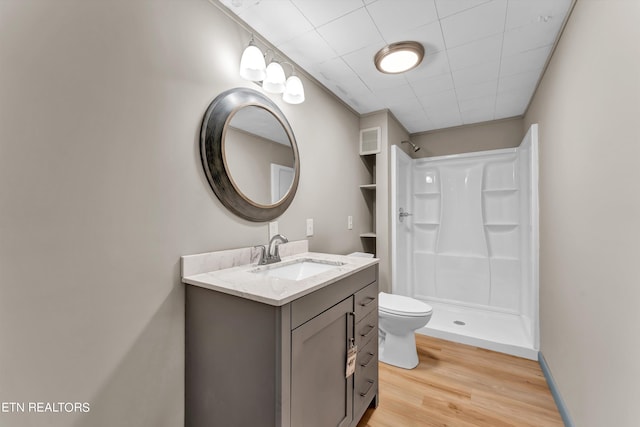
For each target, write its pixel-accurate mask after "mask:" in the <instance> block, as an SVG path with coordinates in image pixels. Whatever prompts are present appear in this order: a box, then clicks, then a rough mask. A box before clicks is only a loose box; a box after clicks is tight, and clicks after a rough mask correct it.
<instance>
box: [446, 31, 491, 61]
mask: <svg viewBox="0 0 640 427" xmlns="http://www.w3.org/2000/svg"><path fill="white" fill-rule="evenodd" d="M501 52H502V34H497V35H494V36H490V37H486V38H484V39H480V40H476V41H472V42H471V43H467V44H464V45H462V46H458V47H454V48H452V49H449V50H448V51H447V54H448V55H449V65H450V66H451V69H452V70H460V69H462V68H467V67H471V66H473V65H478V64H482V63H485V62H493V61H499V60H500V55H501Z"/></svg>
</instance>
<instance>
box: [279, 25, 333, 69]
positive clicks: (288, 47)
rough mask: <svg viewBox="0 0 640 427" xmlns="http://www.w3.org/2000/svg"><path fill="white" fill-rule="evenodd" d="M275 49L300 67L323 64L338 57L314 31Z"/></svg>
mask: <svg viewBox="0 0 640 427" xmlns="http://www.w3.org/2000/svg"><path fill="white" fill-rule="evenodd" d="M277 48H278V49H279V50H280V51H282V53H284V54H285V55H287V56H288V57H289V58H291V59H292V60H294V61H300V62H301V63H300V65H301V66H303V67H304V66H308V65H311V64H318V63H321V62H325V61H327V60H329V59H332V58H336V57H337V56H338V55H337V54H336V52H335V51H334V50H333V49H332V48H331V47H330V46H329V45H328V44H327V42H326V41H325V40H324V39H323V38H322V37H320V34H318V33H317V32H316V31H315V30H311V31H309V32H307V33H304V34H302V35H300V36H298V37H296V38H294V39H292V40H289V41H288V42H285V43H282V44H281V45H279V46H277ZM294 58H295V59H294Z"/></svg>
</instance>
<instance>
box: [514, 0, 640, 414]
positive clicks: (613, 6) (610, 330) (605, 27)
mask: <svg viewBox="0 0 640 427" xmlns="http://www.w3.org/2000/svg"><path fill="white" fill-rule="evenodd" d="M638 22H640V2H638V1H636V0H608V1H601V0H579V1H578V2H577V3H576V6H575V9H574V11H573V13H572V15H571V17H570V19H569V21H568V24H567V26H566V29H565V31H564V34H563V35H562V38H561V39H560V43H559V45H558V47H557V50H556V51H555V53H554V55H553V58H552V60H551V62H550V65H549V67H548V69H547V71H546V73H545V75H544V78H543V80H542V83H541V85H540V87H539V89H538V91H537V93H536V94H535V97H534V100H533V103H532V104H531V106H530V108H529V111H528V112H527V114H526V116H525V125H526V126H529V124H531V123H539V124H540V128H539V130H540V322H541V333H540V334H541V349H542V352H543V354H544V356H545V358H546V360H547V363H548V364H549V367H550V369H551V372H552V374H553V377H554V379H555V381H556V382H557V384H558V387H559V389H560V393H561V394H562V397H563V398H564V400H565V402H566V404H567V406H568V408H569V412H570V414H571V416H572V417H573V420H574V422H575V425H576V426H580V427H600V426H617V427H632V426H637V425H638V420H640V406H639V405H638V399H639V397H640V381H638V379H639V378H640V363H638V361H639V360H640V340H639V339H638V337H639V336H640V310H638V301H640V267H639V266H638V259H639V256H640V222H639V221H638V220H639V219H640V191H639V187H638V182H639V181H640V168H638V159H639V158H640V144H639V142H640V131H639V129H640V128H638V125H637V121H638V117H640V47H639V46H640V45H639V44H638V40H640V26H638Z"/></svg>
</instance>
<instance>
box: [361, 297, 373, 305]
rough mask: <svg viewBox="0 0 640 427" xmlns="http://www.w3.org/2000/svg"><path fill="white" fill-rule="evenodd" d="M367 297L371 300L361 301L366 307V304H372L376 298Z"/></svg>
mask: <svg viewBox="0 0 640 427" xmlns="http://www.w3.org/2000/svg"><path fill="white" fill-rule="evenodd" d="M367 299H368V300H369V301H367V302H361V303H360V305H361V306H362V307H366V306H368V305H369V304H371V303H372V302H374V301H375V300H376V299H375V298H374V297H367Z"/></svg>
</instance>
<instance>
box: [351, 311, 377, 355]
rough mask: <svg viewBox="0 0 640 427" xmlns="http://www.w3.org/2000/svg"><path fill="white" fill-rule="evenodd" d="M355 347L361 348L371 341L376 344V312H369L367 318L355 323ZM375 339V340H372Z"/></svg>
mask: <svg viewBox="0 0 640 427" xmlns="http://www.w3.org/2000/svg"><path fill="white" fill-rule="evenodd" d="M355 331H356V334H355V335H356V336H355V339H356V345H357V346H358V348H362V347H363V346H365V345H367V343H368V342H369V341H371V340H374V341H376V342H377V338H378V310H374V311H371V312H370V313H369V314H367V316H366V317H365V318H364V319H362V320H360V321H359V322H358V323H356V329H355ZM374 338H375V339H374Z"/></svg>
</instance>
